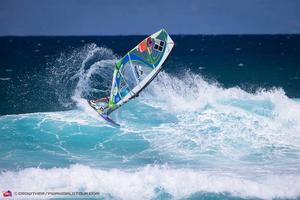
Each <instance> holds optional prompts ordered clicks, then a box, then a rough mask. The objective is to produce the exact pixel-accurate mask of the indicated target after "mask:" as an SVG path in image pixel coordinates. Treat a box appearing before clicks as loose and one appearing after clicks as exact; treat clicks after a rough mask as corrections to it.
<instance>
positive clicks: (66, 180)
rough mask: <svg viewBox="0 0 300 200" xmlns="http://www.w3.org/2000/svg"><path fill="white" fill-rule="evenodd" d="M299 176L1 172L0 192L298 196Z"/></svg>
mask: <svg viewBox="0 0 300 200" xmlns="http://www.w3.org/2000/svg"><path fill="white" fill-rule="evenodd" d="M299 186H300V176H293V175H272V174H270V175H265V176H262V177H258V178H257V179H256V180H253V179H247V178H243V177H241V176H236V175H233V174H222V173H219V172H209V171H200V170H192V169H172V168H169V167H157V166H146V167H143V168H140V169H137V170H135V171H122V170H119V169H110V170H102V169H93V168H90V167H87V166H83V165H73V166H71V167H70V168H52V169H38V168H28V169H24V170H21V171H19V172H11V171H7V172H2V173H1V175H0V188H1V189H2V191H5V190H7V189H9V190H12V191H13V192H14V191H25V192H26V191H28V192H29V191H56V192H59V191H61V192H72V191H96V192H100V193H101V194H102V195H107V194H109V195H110V196H112V197H114V198H120V199H151V198H154V197H155V196H156V195H157V194H156V192H155V191H156V190H157V189H159V190H163V191H164V192H166V193H168V194H170V195H172V196H173V197H174V198H176V199H179V198H183V197H188V196H190V195H192V194H195V193H197V192H214V193H221V192H229V193H231V194H232V195H234V196H241V197H259V198H263V199H271V198H296V197H298V196H299V195H300V187H299Z"/></svg>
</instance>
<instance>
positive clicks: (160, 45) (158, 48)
mask: <svg viewBox="0 0 300 200" xmlns="http://www.w3.org/2000/svg"><path fill="white" fill-rule="evenodd" d="M164 45H165V42H164V41H162V40H159V39H155V44H154V49H155V50H156V51H162V50H163V49H164Z"/></svg>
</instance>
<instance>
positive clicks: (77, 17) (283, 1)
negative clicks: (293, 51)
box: [0, 0, 300, 36]
mask: <svg viewBox="0 0 300 200" xmlns="http://www.w3.org/2000/svg"><path fill="white" fill-rule="evenodd" d="M160 28H165V29H166V30H167V31H168V32H169V33H171V34H285V33H300V0H181V1H179V0H106V1H104V0H0V36H4V35H145V34H146V35H148V34H149V33H153V32H155V31H157V30H159V29H160Z"/></svg>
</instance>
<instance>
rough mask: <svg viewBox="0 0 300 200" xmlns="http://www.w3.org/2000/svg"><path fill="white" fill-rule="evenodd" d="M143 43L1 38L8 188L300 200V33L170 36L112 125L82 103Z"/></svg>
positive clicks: (0, 153)
mask: <svg viewBox="0 0 300 200" xmlns="http://www.w3.org/2000/svg"><path fill="white" fill-rule="evenodd" d="M144 37H145V36H122V37H110V36H105V37H0V115H1V116H0V135H1V140H0V170H1V174H0V190H1V191H5V190H8V189H9V190H12V191H13V192H16V191H25V192H26V191H27V192H39V191H57V192H58V191H62V192H75V191H93V192H99V195H98V196H97V197H98V198H104V199H295V198H299V195H300V132H299V130H300V101H299V98H300V36H299V35H240V36H239V35H237V36H234V35H232V36H172V38H173V40H174V42H175V47H174V50H173V51H172V53H171V54H170V56H169V58H168V60H167V61H166V62H165V64H164V68H163V71H162V72H161V73H159V75H158V76H157V77H156V78H155V79H154V81H153V82H152V83H151V84H150V85H149V86H148V87H147V88H146V89H145V90H144V91H143V92H142V93H141V94H140V96H139V97H138V98H136V99H134V100H132V101H130V102H129V103H128V104H126V105H125V106H123V107H122V108H120V109H118V110H117V111H116V112H114V113H113V114H112V118H114V119H115V120H116V121H117V122H118V123H120V124H121V128H114V127H111V126H109V125H108V124H106V123H105V122H104V121H102V120H101V119H99V117H98V116H97V115H96V114H95V112H94V111H93V110H92V109H91V108H90V107H89V106H88V105H87V102H86V101H85V99H88V98H98V97H102V96H104V95H107V94H109V92H110V86H111V77H112V73H113V68H114V64H115V62H116V61H117V60H118V59H119V58H120V57H121V56H122V55H124V54H125V53H126V52H127V51H129V50H130V49H131V48H132V47H134V46H135V45H136V44H137V43H139V42H140V41H141V40H142V39H143V38H144ZM25 197H26V196H25ZM20 198H21V197H20ZM62 198H64V197H62Z"/></svg>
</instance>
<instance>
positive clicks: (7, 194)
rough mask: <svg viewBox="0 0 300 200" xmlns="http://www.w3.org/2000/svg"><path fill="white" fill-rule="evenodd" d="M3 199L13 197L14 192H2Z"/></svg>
mask: <svg viewBox="0 0 300 200" xmlns="http://www.w3.org/2000/svg"><path fill="white" fill-rule="evenodd" d="M2 195H3V197H12V192H11V191H10V190H7V191H5V192H2Z"/></svg>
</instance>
